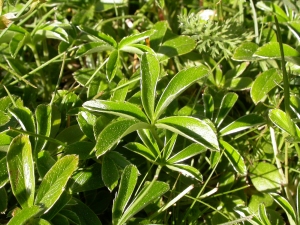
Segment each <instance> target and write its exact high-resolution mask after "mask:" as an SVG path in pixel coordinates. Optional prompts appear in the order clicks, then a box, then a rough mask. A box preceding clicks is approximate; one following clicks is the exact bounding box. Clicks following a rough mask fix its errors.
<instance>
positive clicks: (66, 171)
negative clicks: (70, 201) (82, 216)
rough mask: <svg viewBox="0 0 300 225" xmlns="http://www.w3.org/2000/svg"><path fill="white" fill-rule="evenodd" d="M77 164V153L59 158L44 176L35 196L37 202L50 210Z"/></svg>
mask: <svg viewBox="0 0 300 225" xmlns="http://www.w3.org/2000/svg"><path fill="white" fill-rule="evenodd" d="M77 164H78V157H77V156H75V155H67V156H64V157H62V158H61V159H59V160H58V161H57V162H56V163H55V164H54V165H53V166H52V168H51V169H50V170H49V171H48V173H47V174H46V175H45V177H44V178H43V180H42V183H41V184H40V186H39V189H38V192H37V195H36V198H35V204H36V205H41V206H43V208H44V209H45V210H46V211H48V210H49V209H50V208H51V207H52V206H53V205H54V203H55V202H56V201H57V200H58V198H59V197H60V195H61V194H62V192H63V191H64V189H65V186H66V184H67V182H68V180H69V178H70V176H71V175H72V173H73V172H74V171H75V169H76V168H77Z"/></svg>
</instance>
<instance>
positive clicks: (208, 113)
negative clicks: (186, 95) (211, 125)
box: [202, 94, 215, 120]
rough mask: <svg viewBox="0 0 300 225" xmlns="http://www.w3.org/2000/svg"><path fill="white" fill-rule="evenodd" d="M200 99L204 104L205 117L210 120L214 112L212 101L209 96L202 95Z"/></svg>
mask: <svg viewBox="0 0 300 225" xmlns="http://www.w3.org/2000/svg"><path fill="white" fill-rule="evenodd" d="M202 98H203V103H204V113H205V117H206V118H208V119H210V120H212V119H213V115H214V110H215V106H214V99H213V97H212V96H211V95H210V94H204V95H203V96H202Z"/></svg>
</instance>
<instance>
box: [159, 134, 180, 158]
mask: <svg viewBox="0 0 300 225" xmlns="http://www.w3.org/2000/svg"><path fill="white" fill-rule="evenodd" d="M177 137H178V134H176V133H173V132H171V131H168V130H166V136H165V146H164V148H163V150H162V153H163V157H162V158H163V159H164V160H167V159H168V158H169V157H170V155H171V153H172V151H173V149H174V147H175V143H176V140H177Z"/></svg>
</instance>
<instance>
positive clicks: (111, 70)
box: [106, 50, 119, 82]
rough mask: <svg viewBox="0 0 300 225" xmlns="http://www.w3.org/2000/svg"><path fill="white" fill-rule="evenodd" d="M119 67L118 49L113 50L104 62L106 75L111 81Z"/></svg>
mask: <svg viewBox="0 0 300 225" xmlns="http://www.w3.org/2000/svg"><path fill="white" fill-rule="evenodd" d="M118 67H119V50H114V51H112V53H110V55H109V59H108V61H107V64H106V77H107V79H108V81H109V82H111V81H112V80H113V79H114V77H115V75H116V72H117V70H118Z"/></svg>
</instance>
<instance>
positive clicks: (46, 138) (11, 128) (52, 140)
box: [8, 127, 67, 147]
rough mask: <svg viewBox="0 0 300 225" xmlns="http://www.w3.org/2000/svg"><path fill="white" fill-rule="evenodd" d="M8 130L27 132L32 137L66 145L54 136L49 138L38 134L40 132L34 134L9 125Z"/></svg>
mask: <svg viewBox="0 0 300 225" xmlns="http://www.w3.org/2000/svg"><path fill="white" fill-rule="evenodd" d="M8 129H9V130H12V131H14V132H17V133H20V134H27V135H29V136H32V137H38V138H42V139H45V140H47V141H50V142H53V143H56V144H59V145H61V146H63V147H66V146H67V144H66V143H64V142H62V141H59V140H57V139H54V138H51V137H47V136H44V135H40V134H36V133H33V132H29V131H25V130H18V129H15V128H13V127H9V128H8Z"/></svg>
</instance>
